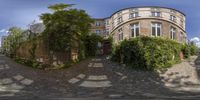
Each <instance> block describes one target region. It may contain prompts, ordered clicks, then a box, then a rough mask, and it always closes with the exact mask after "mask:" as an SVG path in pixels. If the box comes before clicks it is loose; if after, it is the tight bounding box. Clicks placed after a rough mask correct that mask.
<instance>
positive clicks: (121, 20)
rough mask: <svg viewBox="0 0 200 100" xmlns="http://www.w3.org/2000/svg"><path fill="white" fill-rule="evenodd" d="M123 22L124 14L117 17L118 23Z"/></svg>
mask: <svg viewBox="0 0 200 100" xmlns="http://www.w3.org/2000/svg"><path fill="white" fill-rule="evenodd" d="M122 22H123V18H122V16H120V17H118V18H117V24H120V23H122Z"/></svg>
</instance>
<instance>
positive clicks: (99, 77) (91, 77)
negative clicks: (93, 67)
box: [87, 75, 108, 81]
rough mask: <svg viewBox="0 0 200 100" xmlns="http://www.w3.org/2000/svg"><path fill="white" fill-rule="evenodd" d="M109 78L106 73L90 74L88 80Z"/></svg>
mask: <svg viewBox="0 0 200 100" xmlns="http://www.w3.org/2000/svg"><path fill="white" fill-rule="evenodd" d="M107 79H108V78H107V76H106V75H99V76H97V75H90V76H89V77H88V79H87V80H94V81H98V80H107Z"/></svg>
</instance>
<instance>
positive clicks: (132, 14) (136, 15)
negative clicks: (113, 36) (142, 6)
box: [130, 12, 139, 18]
mask: <svg viewBox="0 0 200 100" xmlns="http://www.w3.org/2000/svg"><path fill="white" fill-rule="evenodd" d="M136 17H139V13H138V12H132V13H130V18H136Z"/></svg>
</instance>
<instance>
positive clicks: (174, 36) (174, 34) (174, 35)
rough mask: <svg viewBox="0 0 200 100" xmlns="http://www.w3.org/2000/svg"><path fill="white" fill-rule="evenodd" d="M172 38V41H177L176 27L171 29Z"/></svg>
mask: <svg viewBox="0 0 200 100" xmlns="http://www.w3.org/2000/svg"><path fill="white" fill-rule="evenodd" d="M170 38H171V39H172V40H175V39H176V28H174V27H171V29H170Z"/></svg>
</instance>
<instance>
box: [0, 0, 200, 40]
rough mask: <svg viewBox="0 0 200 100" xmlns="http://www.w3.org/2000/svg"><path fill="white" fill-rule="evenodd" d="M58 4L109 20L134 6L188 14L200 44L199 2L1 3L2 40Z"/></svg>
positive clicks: (9, 0) (11, 0)
mask: <svg viewBox="0 0 200 100" xmlns="http://www.w3.org/2000/svg"><path fill="white" fill-rule="evenodd" d="M56 3H67V4H76V5H75V6H74V7H76V8H79V9H84V10H86V12H87V13H88V14H89V15H90V16H91V17H93V18H104V17H109V16H110V15H111V14H113V13H114V12H116V11H118V10H120V9H123V8H127V7H135V6H163V7H170V8H175V9H177V10H180V11H182V12H183V13H185V14H186V31H187V35H188V39H195V41H196V40H200V39H199V38H200V12H199V10H200V5H199V4H200V0H0V36H3V35H6V32H7V30H8V29H9V28H10V27H12V26H18V27H21V28H23V29H25V28H27V25H28V24H30V23H31V22H33V20H38V19H39V15H41V14H42V13H45V12H49V10H48V9H47V7H48V6H49V5H52V4H56ZM197 42H198V43H199V44H200V41H197Z"/></svg>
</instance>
